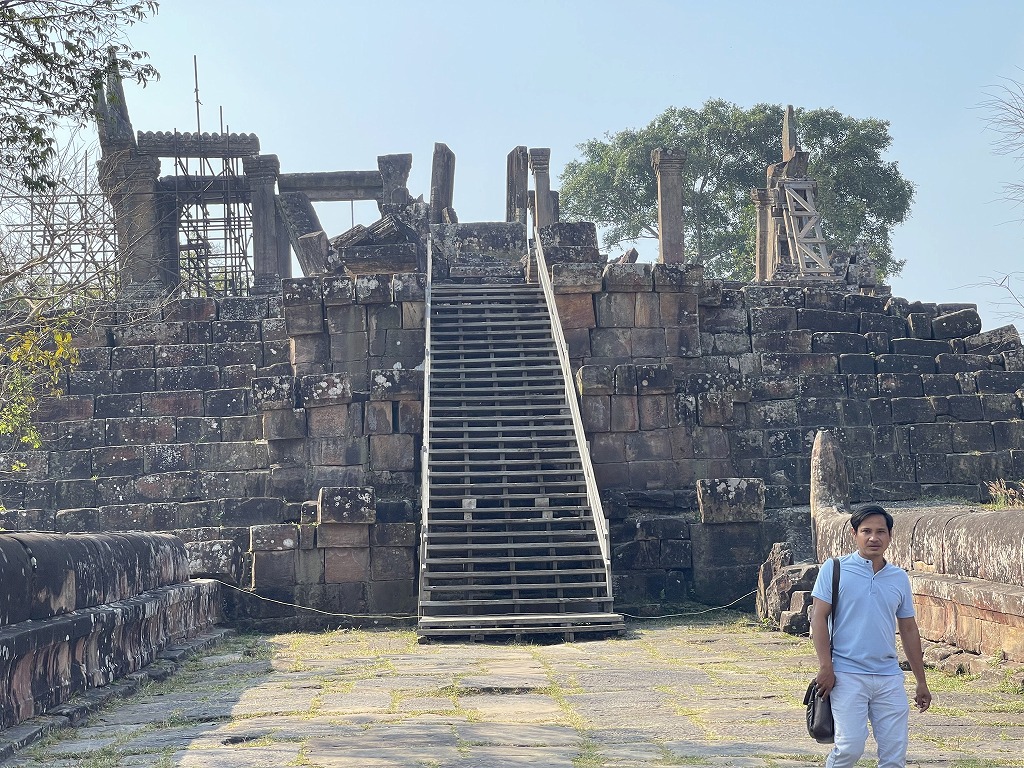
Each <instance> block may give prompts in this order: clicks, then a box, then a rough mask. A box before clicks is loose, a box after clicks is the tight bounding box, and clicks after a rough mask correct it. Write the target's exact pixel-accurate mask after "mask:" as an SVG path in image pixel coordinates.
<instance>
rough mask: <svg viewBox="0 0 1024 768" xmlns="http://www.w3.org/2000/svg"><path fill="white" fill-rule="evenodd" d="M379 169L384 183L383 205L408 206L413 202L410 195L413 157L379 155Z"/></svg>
mask: <svg viewBox="0 0 1024 768" xmlns="http://www.w3.org/2000/svg"><path fill="white" fill-rule="evenodd" d="M377 169H378V170H379V171H380V176H381V180H382V182H383V194H382V196H381V205H382V206H384V205H408V204H409V203H411V202H412V195H410V194H409V188H408V184H409V173H410V171H411V170H412V155H411V154H408V153H406V154H397V155H378V156H377Z"/></svg>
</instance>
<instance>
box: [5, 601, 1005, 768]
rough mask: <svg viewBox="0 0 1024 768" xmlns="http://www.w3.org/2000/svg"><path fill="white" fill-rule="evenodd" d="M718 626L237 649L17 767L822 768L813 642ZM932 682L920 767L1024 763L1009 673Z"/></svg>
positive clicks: (917, 717) (224, 649)
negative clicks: (812, 728) (815, 733)
mask: <svg viewBox="0 0 1024 768" xmlns="http://www.w3.org/2000/svg"><path fill="white" fill-rule="evenodd" d="M710 616H711V617H713V618H707V617H699V618H691V619H683V620H674V621H661V622H646V623H637V624H633V625H631V628H630V631H629V633H628V634H627V636H625V637H623V638H615V639H609V640H603V641H590V642H581V643H567V644H560V645H474V644H431V645H418V644H417V642H416V637H415V635H414V633H412V632H411V631H378V632H368V631H338V632H328V633H323V634H312V633H310V634H291V635H277V636H266V637H257V636H243V637H237V638H235V639H233V640H231V641H229V642H227V643H226V644H223V645H221V646H219V647H217V648H215V649H214V650H213V651H212V652H211V653H209V654H207V655H205V656H202V657H199V658H196V659H194V660H192V661H191V662H189V663H188V664H187V665H186V666H185V667H184V669H183V671H182V672H181V673H180V674H178V675H176V676H175V677H173V678H171V679H170V680H167V681H165V682H163V683H158V684H154V685H151V686H148V687H147V688H145V689H143V691H141V692H140V693H139V694H137V695H136V696H134V697H133V698H131V699H128V700H126V701H121V702H118V703H117V704H115V705H111V706H109V707H107V708H106V709H104V710H102V711H100V712H98V713H97V714H95V715H94V716H93V717H92V718H91V719H90V720H89V721H88V722H87V724H86V725H84V726H83V727H80V728H77V729H75V730H71V731H63V732H61V733H60V734H58V735H57V736H53V737H50V738H49V739H48V740H47V741H45V742H41V743H40V744H38V745H36V746H34V747H32V748H30V749H28V750H26V751H24V752H22V753H20V754H19V755H17V756H16V757H15V758H13V759H12V760H11V761H10V762H9V763H8V765H10V766H18V767H19V768H114V767H115V766H146V767H147V768H172V767H175V768H176V767H179V766H180V767H181V768H200V767H201V768H211V767H212V768H220V767H223V768H235V767H237V768H263V767H264V766H266V767H268V768H269V767H271V766H273V767H274V768H277V767H278V766H319V767H320V768H377V767H378V766H409V767H410V768H411V767H412V766H419V767H422V768H449V767H451V768H454V767H455V766H461V767H465V768H491V767H493V768H514V767H515V766H525V765H531V766H547V767H549V768H560V767H561V766H565V768H601V767H602V766H607V767H608V768H612V767H613V766H614V767H615V768H627V767H628V768H635V767H639V766H751V767H752V768H753V767H757V768H797V767H798V766H815V765H822V764H823V759H824V757H823V756H824V754H825V753H826V752H827V748H826V747H823V746H819V745H816V744H814V743H813V742H812V741H810V740H809V739H808V738H807V737H806V735H805V732H804V729H803V722H802V720H803V711H802V708H801V707H800V702H799V697H800V695H801V694H802V689H803V686H804V684H805V681H806V680H808V679H809V678H810V676H811V675H812V674H813V669H814V667H815V665H814V661H813V659H814V656H813V651H812V649H811V645H810V642H809V641H807V640H803V639H798V638H793V637H789V636H787V635H782V634H779V633H776V632H766V631H762V630H760V629H759V627H758V626H757V625H756V624H755V623H754V622H752V621H751V620H750V619H749V618H748V617H744V616H742V615H740V614H735V613H723V612H718V613H715V614H710ZM930 675H931V685H932V689H933V692H934V693H935V698H936V703H935V705H934V706H933V709H932V711H931V712H928V713H926V714H923V715H922V714H918V713H916V712H914V713H913V714H912V716H911V717H912V719H911V749H910V753H911V760H910V763H909V765H911V766H929V768H989V767H994V766H1024V696H1022V695H1021V694H1020V692H1011V691H1010V687H1009V686H1008V685H1007V683H1006V682H1005V680H1004V679H1003V677H1004V676H1003V674H1002V672H1001V671H1000V669H999V668H997V667H993V668H992V671H991V672H990V673H985V674H983V675H981V676H961V677H957V678H951V677H948V676H946V675H945V674H944V673H941V672H937V671H936V672H933V673H930ZM873 748H874V747H873V744H870V745H869V753H868V754H869V755H873V751H872V750H873ZM874 764H875V762H874V760H868V759H865V760H864V761H862V765H874Z"/></svg>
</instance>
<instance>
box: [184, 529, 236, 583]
mask: <svg viewBox="0 0 1024 768" xmlns="http://www.w3.org/2000/svg"><path fill="white" fill-rule="evenodd" d="M185 551H186V552H188V565H189V570H190V572H191V577H192V578H195V579H204V578H206V579H218V580H222V581H226V582H228V583H229V584H235V585H238V584H239V583H240V582H241V578H242V548H241V547H240V546H238V542H237V541H235V540H234V539H210V540H206V541H191V542H188V543H187V544H185Z"/></svg>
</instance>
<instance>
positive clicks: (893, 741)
mask: <svg viewBox="0 0 1024 768" xmlns="http://www.w3.org/2000/svg"><path fill="white" fill-rule="evenodd" d="M829 696H830V697H831V699H832V717H833V719H834V720H835V724H836V741H835V746H834V747H833V748H832V751H831V752H830V753H829V756H828V759H826V760H825V766H826V768H852V767H853V765H854V764H855V763H856V762H857V761H858V760H859V759H860V756H861V755H862V754H864V744H865V742H867V739H868V721H870V722H871V731H872V733H874V735H875V742H876V743H877V744H878V768H905V766H906V764H907V739H908V726H909V719H910V701H909V699H908V698H907V692H906V690H904V688H903V675H902V674H899V675H858V674H853V673H850V672H836V685H835V688H833V689H832V693H831V694H829Z"/></svg>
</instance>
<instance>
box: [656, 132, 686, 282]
mask: <svg viewBox="0 0 1024 768" xmlns="http://www.w3.org/2000/svg"><path fill="white" fill-rule="evenodd" d="M651 165H652V166H654V174H655V176H657V177H658V245H659V252H658V261H659V262H660V263H662V264H682V263H684V262H685V261H686V257H685V256H684V255H683V167H684V166H685V165H686V154H685V153H682V152H679V153H675V152H669V151H667V150H664V149H655V150H653V151H652V152H651Z"/></svg>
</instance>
